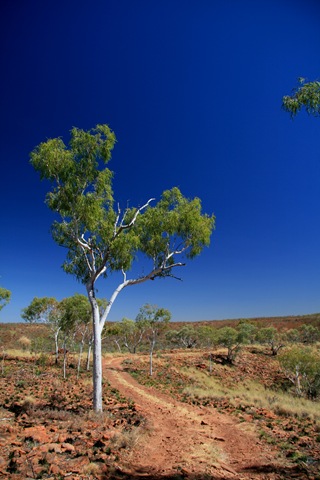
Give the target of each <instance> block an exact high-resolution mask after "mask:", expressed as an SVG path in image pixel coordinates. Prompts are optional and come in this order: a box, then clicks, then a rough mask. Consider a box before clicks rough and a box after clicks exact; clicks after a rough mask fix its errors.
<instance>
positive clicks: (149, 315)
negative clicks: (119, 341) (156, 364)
mask: <svg viewBox="0 0 320 480" xmlns="http://www.w3.org/2000/svg"><path fill="white" fill-rule="evenodd" d="M170 319H171V313H170V312H169V310H167V309H165V308H158V307H157V306H156V305H149V304H146V305H144V306H143V307H141V308H140V311H139V313H138V315H137V317H136V323H137V324H140V325H141V326H142V328H144V329H145V330H146V335H147V338H148V340H149V345H150V349H149V353H150V376H152V375H153V352H154V348H155V345H156V342H157V340H158V337H159V334H160V332H163V330H164V329H165V328H166V327H167V325H168V323H169V322H170Z"/></svg>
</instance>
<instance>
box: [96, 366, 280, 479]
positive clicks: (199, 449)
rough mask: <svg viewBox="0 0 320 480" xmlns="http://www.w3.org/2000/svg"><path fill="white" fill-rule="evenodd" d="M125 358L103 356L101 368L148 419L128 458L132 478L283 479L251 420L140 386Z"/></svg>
mask: <svg viewBox="0 0 320 480" xmlns="http://www.w3.org/2000/svg"><path fill="white" fill-rule="evenodd" d="M123 360H124V357H121V358H110V359H107V360H105V365H104V372H105V377H106V379H107V380H108V381H109V382H110V384H111V385H112V386H113V387H114V388H116V389H118V390H119V392H120V393H121V394H122V395H123V396H125V397H126V398H129V399H132V400H133V401H134V402H135V405H136V408H137V410H138V411H139V412H140V413H141V415H142V416H143V417H144V418H145V419H146V425H145V426H143V427H141V428H140V430H139V431H138V432H137V438H136V442H135V445H134V447H133V449H132V450H131V451H130V454H129V455H128V458H127V465H126V469H127V470H128V471H130V472H132V475H135V478H140V476H141V478H143V476H145V477H147V478H148V477H149V478H150V476H152V478H159V479H160V478H170V475H172V477H171V478H174V475H176V477H175V478H178V474H179V475H180V477H179V478H190V479H191V478H197V479H209V478H212V479H229V478H234V479H243V480H249V479H258V478H259V479H264V480H275V479H280V478H286V475H284V474H283V471H284V463H283V459H282V460H281V459H280V458H279V454H278V452H275V451H273V450H272V447H271V446H269V445H265V444H263V443H262V442H261V441H259V439H258V438H257V435H256V433H255V432H254V430H253V427H252V425H250V424H248V423H246V422H244V423H240V422H238V421H237V419H236V418H234V417H231V416H229V415H226V414H221V413H219V412H217V411H216V410H215V409H212V408H211V409H208V408H206V407H197V406H193V405H188V404H185V403H181V402H178V401H176V400H175V399H174V398H172V397H171V396H169V395H166V394H163V393H160V392H159V391H157V390H156V389H153V388H148V387H145V386H142V385H140V384H139V383H137V382H136V381H135V380H134V379H133V378H132V377H131V376H130V375H129V374H128V373H126V372H125V371H124V370H123V368H122V366H121V364H122V362H123ZM287 478H288V477H287Z"/></svg>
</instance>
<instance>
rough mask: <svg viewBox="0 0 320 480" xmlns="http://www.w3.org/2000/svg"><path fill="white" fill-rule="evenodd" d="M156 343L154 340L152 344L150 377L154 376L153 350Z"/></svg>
mask: <svg viewBox="0 0 320 480" xmlns="http://www.w3.org/2000/svg"><path fill="white" fill-rule="evenodd" d="M155 344H156V342H155V340H154V339H153V340H152V341H151V343H150V377H152V375H153V350H154V346H155Z"/></svg>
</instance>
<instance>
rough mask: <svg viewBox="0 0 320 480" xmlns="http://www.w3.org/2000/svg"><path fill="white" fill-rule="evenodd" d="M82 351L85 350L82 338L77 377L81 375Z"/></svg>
mask: <svg viewBox="0 0 320 480" xmlns="http://www.w3.org/2000/svg"><path fill="white" fill-rule="evenodd" d="M82 351H83V339H82V341H81V343H80V349H79V358H78V367H77V379H78V378H79V375H80V367H81V358H82Z"/></svg>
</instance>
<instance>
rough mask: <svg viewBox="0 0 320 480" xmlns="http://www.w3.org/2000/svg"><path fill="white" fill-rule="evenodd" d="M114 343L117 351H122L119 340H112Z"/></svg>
mask: <svg viewBox="0 0 320 480" xmlns="http://www.w3.org/2000/svg"><path fill="white" fill-rule="evenodd" d="M114 343H115V344H116V345H117V347H118V350H119V353H122V352H121V347H120V343H119V341H118V340H114Z"/></svg>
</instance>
